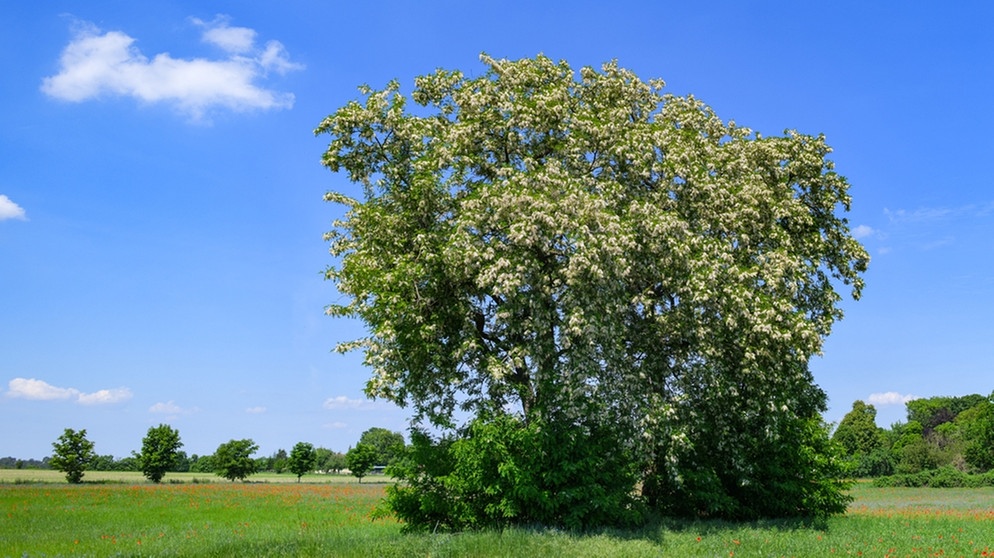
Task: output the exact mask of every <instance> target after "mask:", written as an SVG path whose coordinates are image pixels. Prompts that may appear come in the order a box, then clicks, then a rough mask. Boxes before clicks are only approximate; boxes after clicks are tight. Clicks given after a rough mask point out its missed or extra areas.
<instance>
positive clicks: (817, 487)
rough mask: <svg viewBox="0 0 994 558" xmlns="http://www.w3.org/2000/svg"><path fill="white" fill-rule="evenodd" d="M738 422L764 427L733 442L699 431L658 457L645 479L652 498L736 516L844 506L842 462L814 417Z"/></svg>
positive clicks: (694, 513)
mask: <svg viewBox="0 0 994 558" xmlns="http://www.w3.org/2000/svg"><path fill="white" fill-rule="evenodd" d="M742 427H743V428H745V429H747V430H750V431H753V432H765V434H763V435H757V436H754V437H742V438H739V439H738V440H735V441H734V442H733V443H729V440H728V439H725V440H722V439H717V438H708V437H707V436H699V437H697V438H695V442H696V443H695V444H694V446H692V447H691V448H689V449H687V450H685V452H677V453H676V455H677V456H678V458H677V459H676V460H675V461H674V460H672V459H671V458H669V457H666V458H664V459H660V460H659V461H657V462H656V463H655V472H654V474H652V475H650V476H649V477H648V479H647V481H646V482H645V484H644V485H643V492H644V493H645V494H646V496H647V497H648V499H649V503H650V505H651V506H652V507H653V508H655V509H658V510H660V511H662V513H664V514H667V515H675V516H684V517H688V516H689V517H702V518H727V519H736V520H745V519H759V518H775V517H823V516H828V515H832V514H838V513H843V512H845V509H846V506H847V505H848V504H849V502H850V501H851V498H850V497H849V496H848V495H846V494H845V489H846V488H847V487H848V486H849V483H847V482H845V481H843V480H841V479H842V478H843V477H844V476H845V471H846V466H845V462H844V460H843V456H842V452H841V450H840V449H839V448H838V446H837V445H835V444H834V443H833V442H832V441H831V440H830V439H829V436H828V430H827V427H826V426H825V425H824V424H823V423H822V422H821V421H820V420H819V419H818V418H815V417H812V418H809V419H800V418H796V419H789V420H779V421H774V422H769V421H766V420H765V419H764V417H762V416H757V417H753V419H752V420H750V421H748V422H746V423H745V424H743V425H742ZM670 455H672V454H670Z"/></svg>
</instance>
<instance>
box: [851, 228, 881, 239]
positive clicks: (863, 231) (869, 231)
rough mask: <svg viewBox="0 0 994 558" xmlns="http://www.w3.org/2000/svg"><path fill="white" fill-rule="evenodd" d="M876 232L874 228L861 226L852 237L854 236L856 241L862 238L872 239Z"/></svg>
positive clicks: (854, 231)
mask: <svg viewBox="0 0 994 558" xmlns="http://www.w3.org/2000/svg"><path fill="white" fill-rule="evenodd" d="M875 232H876V231H875V230H873V228H872V227H869V226H867V225H859V226H857V227H856V228H854V229H853V230H852V235H853V238H855V239H857V240H858V239H860V238H868V237H871V236H873V233H875Z"/></svg>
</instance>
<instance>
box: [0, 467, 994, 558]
mask: <svg viewBox="0 0 994 558" xmlns="http://www.w3.org/2000/svg"><path fill="white" fill-rule="evenodd" d="M4 473H5V474H6V473H8V472H4ZM114 475H116V476H113V477H109V478H108V479H99V478H95V479H91V474H90V473H87V476H86V477H84V480H98V481H100V482H89V483H84V484H83V485H77V486H73V485H68V484H65V483H50V484H44V483H38V482H37V480H35V481H31V482H30V483H28V484H23V483H20V484H19V483H15V482H4V483H0V556H4V557H5V556H15V557H21V556H24V555H27V556H437V557H444V556H509V557H510V556H535V557H545V556H591V557H593V556H598V557H599V556H625V557H628V556H633V557H638V556H681V557H682V556H729V557H742V556H755V557H770V556H817V557H821V556H994V489H927V488H926V489H910V488H905V489H899V488H873V487H871V486H868V485H858V486H856V487H855V488H854V489H853V494H854V496H855V497H856V501H855V502H854V504H853V506H852V508H851V510H850V513H849V514H847V515H846V516H843V517H836V518H832V519H830V520H828V521H827V522H825V523H824V524H822V525H816V526H811V525H805V524H801V523H797V522H787V521H781V522H758V523H748V524H737V523H726V522H719V521H667V520H663V521H658V522H655V523H653V524H651V525H650V526H647V527H645V528H642V529H638V530H632V531H602V532H597V533H588V534H571V533H566V532H562V531H556V530H548V529H509V530H506V531H504V532H502V533H501V532H476V533H460V534H424V535H403V534H401V532H400V528H401V526H400V524H398V523H397V522H395V521H392V520H376V521H372V520H371V519H370V517H369V516H370V512H371V511H372V509H373V507H374V506H375V504H376V502H377V501H378V500H379V499H380V498H381V497H382V495H383V487H384V484H367V483H363V484H362V485H358V484H356V483H355V480H354V479H351V478H348V477H342V478H340V479H338V480H339V481H340V482H322V483H304V484H297V483H295V482H292V481H294V480H295V478H294V477H290V476H287V475H282V476H280V477H277V478H278V479H287V478H289V479H290V480H291V482H275V481H271V482H252V483H230V482H227V481H223V480H220V479H218V480H214V479H211V480H212V481H213V482H211V483H196V484H195V483H192V482H184V483H180V484H162V485H152V484H150V483H147V482H142V481H141V479H140V477H138V478H137V480H135V478H133V477H127V476H124V474H123V473H115V474H114ZM98 476H99V475H95V474H94V475H93V477H98ZM129 478H130V479H132V482H130V483H128V482H127V479H129ZM169 478H170V477H169V476H167V480H168V479H169ZM190 478H191V479H192V478H195V477H190ZM319 478H321V479H325V480H327V477H323V476H322V477H319ZM255 480H259V479H255ZM345 481H350V482H345ZM25 482H26V481H25Z"/></svg>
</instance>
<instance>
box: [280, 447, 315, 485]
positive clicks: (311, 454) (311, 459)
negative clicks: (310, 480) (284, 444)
mask: <svg viewBox="0 0 994 558" xmlns="http://www.w3.org/2000/svg"><path fill="white" fill-rule="evenodd" d="M317 457H318V454H317V451H316V450H315V449H314V446H313V445H311V444H308V443H307V442H297V445H295V446H293V449H292V450H290V457H289V458H288V459H287V465H288V467H289V469H290V472H291V473H293V474H295V475H297V482H300V477H302V476H304V475H305V474H307V473H309V472H310V471H312V470H314V464H315V463H316V462H317Z"/></svg>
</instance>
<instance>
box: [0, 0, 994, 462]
mask: <svg viewBox="0 0 994 558" xmlns="http://www.w3.org/2000/svg"><path fill="white" fill-rule="evenodd" d="M345 4H346V3H325V2H316V1H305V0H295V1H293V2H251V3H248V2H192V1H177V2H157V3H134V2H112V1H87V2H81V1H80V2H59V1H51V2H14V3H9V4H8V5H5V6H4V9H3V12H2V13H0V28H2V30H3V32H2V33H0V72H2V74H3V75H4V78H3V80H0V98H2V99H3V103H0V456H5V455H12V456H16V457H22V458H28V457H33V458H41V457H43V456H45V455H48V454H49V453H50V452H51V443H52V441H54V440H55V439H56V438H57V437H58V435H59V434H61V432H62V430H63V429H64V428H67V427H71V428H77V429H78V428H86V429H87V431H88V434H89V437H90V439H91V440H93V441H94V442H95V444H96V450H97V452H98V453H100V454H112V455H115V456H117V457H122V456H125V455H128V454H129V453H130V452H131V451H133V450H137V449H139V447H140V445H141V438H142V437H143V436H144V435H145V433H146V431H147V430H148V428H149V427H150V426H155V425H157V424H159V423H163V422H165V423H169V424H171V425H173V426H174V427H176V428H178V429H179V431H180V435H181V437H182V439H183V440H184V442H185V448H184V449H185V450H186V451H187V452H188V453H198V454H205V453H211V452H213V451H214V449H215V448H216V447H217V445H218V444H220V443H222V442H225V441H227V440H229V439H232V438H244V437H251V438H253V439H254V440H255V441H256V442H257V443H258V444H259V445H260V446H261V449H260V452H259V454H260V455H269V454H271V453H273V452H275V451H276V450H278V449H280V448H285V449H289V448H290V447H291V446H292V445H293V444H294V443H296V442H298V441H308V442H311V443H313V444H315V445H318V446H324V447H329V448H332V449H337V450H345V449H347V448H348V447H349V446H350V445H351V444H353V443H355V441H356V440H357V439H358V437H359V435H360V434H361V432H362V431H364V430H365V429H367V428H369V427H371V426H380V427H386V428H389V429H392V430H400V431H403V430H405V425H406V416H407V414H406V412H405V411H403V410H400V409H397V408H395V407H392V406H390V405H388V404H386V403H382V402H373V401H368V400H366V399H365V397H364V396H363V394H362V386H363V384H364V382H365V380H366V377H367V376H368V371H367V370H365V369H364V368H363V367H362V366H361V364H360V357H359V355H346V356H342V355H338V354H335V353H333V352H331V349H332V347H334V345H335V344H336V343H337V342H339V341H342V340H348V339H352V338H354V337H357V336H358V335H360V334H361V333H362V329H361V326H360V325H359V324H356V323H354V322H348V321H339V320H334V319H332V318H328V317H325V316H324V315H323V307H324V306H325V305H326V304H328V303H329V302H332V301H334V300H336V296H337V295H336V292H335V290H334V288H333V286H332V285H331V284H329V283H326V282H324V281H323V280H322V275H321V272H322V270H323V269H324V268H325V266H326V265H327V264H328V263H329V261H330V260H329V256H328V254H327V247H326V245H325V244H324V242H323V241H322V233H323V232H324V231H325V230H327V229H328V228H329V226H330V223H331V220H332V219H333V218H334V217H335V216H336V215H337V209H336V208H335V207H334V206H331V205H329V204H326V203H324V202H323V201H322V195H323V193H324V192H325V191H326V190H328V189H338V190H344V191H354V190H355V189H354V187H353V186H351V185H350V184H349V183H348V182H347V179H346V177H344V176H338V175H333V174H331V173H329V172H327V170H326V169H324V168H323V167H321V165H320V164H319V160H320V156H321V154H322V152H323V149H324V147H325V146H326V143H327V141H326V139H325V138H315V137H314V136H313V135H312V130H313V129H314V128H315V126H317V124H318V123H319V122H320V121H321V119H322V118H323V117H325V116H326V115H327V114H329V113H331V112H332V111H334V110H335V109H336V108H337V107H339V106H341V105H342V104H344V103H346V102H347V101H349V100H351V99H354V98H356V97H357V96H358V93H357V91H356V87H357V86H358V85H360V84H363V83H368V84H370V85H371V86H374V87H379V86H382V85H384V84H385V83H386V82H387V81H388V80H389V79H392V78H397V79H399V80H400V81H401V83H402V84H403V86H404V87H405V88H406V89H408V90H409V88H410V86H411V84H412V82H413V78H414V76H416V75H420V74H424V73H427V72H430V71H432V70H434V69H435V68H438V67H444V68H449V69H455V68H458V69H461V70H463V71H464V72H466V73H467V74H470V75H472V74H474V73H481V72H482V71H483V67H482V65H481V64H480V62H479V54H480V52H484V51H485V52H487V53H488V54H490V55H493V56H495V57H507V58H519V57H526V56H534V55H536V54H538V53H544V54H545V55H547V56H549V57H551V58H554V59H566V60H568V61H569V62H570V63H571V64H572V65H573V66H574V67H579V66H584V65H593V66H599V65H600V64H601V63H603V62H605V61H607V60H611V59H617V60H618V61H619V63H620V65H622V66H624V67H627V68H630V69H632V70H634V71H635V72H636V73H637V74H638V75H639V76H641V77H642V78H643V79H649V78H655V77H660V78H663V79H664V80H666V82H667V84H668V90H669V91H671V92H673V93H678V94H685V93H693V94H695V95H696V96H698V97H699V98H701V99H703V100H704V101H705V102H707V103H709V104H710V105H711V106H712V107H713V108H714V109H715V110H716V112H717V113H718V114H719V116H721V117H723V118H725V119H734V120H735V121H736V122H737V123H739V124H740V125H744V126H748V127H751V128H753V129H756V130H758V131H761V132H763V133H764V134H765V135H771V134H779V133H782V131H783V130H784V129H787V128H794V129H797V130H799V131H801V132H804V133H812V134H817V133H825V134H826V136H827V138H828V141H829V143H830V144H831V145H832V146H833V147H834V149H835V152H834V154H833V157H832V158H833V160H834V161H835V162H836V165H837V170H838V171H839V172H840V173H842V174H844V175H846V176H847V177H848V178H849V181H850V182H851V184H852V189H851V193H852V196H853V209H852V212H851V213H850V214H849V218H850V221H851V223H852V225H853V227H854V230H855V231H856V232H858V233H859V235H860V236H861V239H862V241H863V242H864V243H865V245H866V246H867V248H868V250H869V252H870V254H871V256H872V258H873V259H872V262H871V265H870V270H869V272H868V273H867V274H866V282H867V286H866V290H865V292H864V297H863V299H862V300H861V301H860V302H858V303H853V302H851V301H848V302H846V303H845V309H846V318H845V320H843V321H842V322H840V323H839V324H837V325H836V328H835V332H834V333H833V335H832V336H831V337H830V338H829V339H828V341H827V342H826V344H825V354H824V356H823V357H820V358H816V359H815V360H814V361H813V362H812V369H813V371H814V374H815V378H816V381H817V382H818V383H819V384H820V385H821V386H822V387H823V388H824V389H825V390H826V391H827V392H828V394H829V397H830V405H831V408H830V410H829V411H828V413H826V418H827V419H829V420H832V421H838V420H839V419H840V418H841V417H842V415H844V414H845V412H846V411H848V409H849V408H850V406H851V405H852V402H853V401H854V400H856V399H863V400H865V401H869V402H872V403H874V404H875V405H876V406H877V409H878V411H879V414H878V422H879V423H880V424H881V425H883V426H887V425H889V424H891V423H892V422H895V421H897V420H901V419H902V418H903V415H904V406H903V401H904V400H906V399H907V398H908V397H913V396H918V397H923V396H924V397H927V396H933V395H964V394H968V393H982V394H988V393H990V392H991V391H992V390H994V374H992V365H991V363H992V361H994V359H992V356H994V354H992V353H994V348H992V347H994V343H991V339H992V338H994V335H992V333H994V324H992V320H991V318H990V316H991V310H992V302H991V301H992V294H994V259H992V258H991V257H990V254H991V252H992V249H991V242H990V240H989V239H990V237H991V236H992V235H991V233H992V232H994V189H992V187H991V186H992V180H994V178H992V176H991V173H990V172H989V166H990V163H989V161H990V152H991V144H992V140H991V134H990V132H989V129H990V128H991V126H992V124H994V112H992V109H991V99H992V98H994V34H992V33H990V32H989V24H990V21H991V20H992V17H991V16H992V15H994V13H992V12H994V5H990V4H988V3H985V2H972V3H971V2H959V3H955V4H946V5H943V6H941V7H940V6H938V4H935V3H932V2H904V3H900V5H898V4H896V3H889V4H890V5H889V6H887V5H879V6H873V5H867V3H864V2H836V3H831V4H826V3H817V4H816V3H807V2H804V3H802V2H762V3H747V2H700V3H698V2H649V1H646V2H627V1H615V2H611V3H600V2H569V3H566V2H563V3H561V4H560V5H559V6H556V5H554V3H540V2H506V3H503V4H500V5H499V7H497V5H495V4H480V5H479V6H478V7H476V6H473V5H471V4H469V3H464V2H440V3H439V2H435V3H429V2H425V3H415V2H379V3H352V4H354V5H345ZM881 4H883V3H881Z"/></svg>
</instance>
